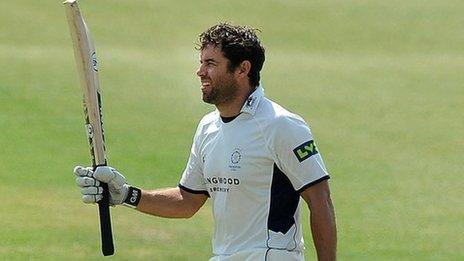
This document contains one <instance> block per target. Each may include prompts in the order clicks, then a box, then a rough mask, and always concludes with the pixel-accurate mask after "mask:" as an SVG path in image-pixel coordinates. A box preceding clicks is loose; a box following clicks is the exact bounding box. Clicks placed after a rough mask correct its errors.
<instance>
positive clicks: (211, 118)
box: [198, 110, 219, 127]
mask: <svg viewBox="0 0 464 261" xmlns="http://www.w3.org/2000/svg"><path fill="white" fill-rule="evenodd" d="M218 118H219V112H218V111H217V110H214V111H212V112H210V113H208V114H206V115H205V116H203V118H201V120H200V122H199V123H198V127H202V126H208V125H210V124H212V123H214V122H216V121H217V119H218Z"/></svg>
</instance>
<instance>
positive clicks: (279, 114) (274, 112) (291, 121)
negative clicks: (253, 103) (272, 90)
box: [256, 98, 309, 132]
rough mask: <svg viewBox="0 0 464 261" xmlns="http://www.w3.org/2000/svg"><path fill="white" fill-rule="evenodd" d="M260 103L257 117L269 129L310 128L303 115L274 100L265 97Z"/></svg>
mask: <svg viewBox="0 0 464 261" xmlns="http://www.w3.org/2000/svg"><path fill="white" fill-rule="evenodd" d="M260 105H261V106H260V107H259V108H258V111H257V117H256V118H257V119H258V120H259V121H260V122H261V123H262V125H263V126H265V127H266V129H268V130H274V131H276V130H277V131H279V132H285V131H286V130H289V129H293V128H299V127H304V128H309V127H308V124H307V123H306V122H305V120H304V119H303V118H302V117H301V116H299V115H298V114H295V113H293V112H291V111H289V110H287V109H285V108H284V107H282V106H281V105H279V104H278V103H276V102H274V101H272V100H269V99H267V98H265V99H263V100H262V104H260Z"/></svg>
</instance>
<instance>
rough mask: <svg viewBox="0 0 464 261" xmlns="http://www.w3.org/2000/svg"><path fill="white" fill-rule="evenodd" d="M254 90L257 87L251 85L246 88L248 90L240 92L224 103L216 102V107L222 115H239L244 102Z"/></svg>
mask: <svg viewBox="0 0 464 261" xmlns="http://www.w3.org/2000/svg"><path fill="white" fill-rule="evenodd" d="M254 90H255V89H254V88H252V87H251V86H250V87H249V88H247V89H246V91H244V92H242V93H240V94H239V95H237V96H236V97H235V98H234V99H232V100H230V101H228V102H226V103H223V104H216V108H217V109H218V111H219V114H220V115H221V117H234V116H237V115H238V114H239V113H240V111H241V110H242V107H243V104H245V101H246V100H247V99H248V97H249V96H250V95H251V93H253V91H254Z"/></svg>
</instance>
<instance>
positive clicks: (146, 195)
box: [74, 166, 208, 218]
mask: <svg viewBox="0 0 464 261" xmlns="http://www.w3.org/2000/svg"><path fill="white" fill-rule="evenodd" d="M74 173H75V174H76V176H77V178H76V183H77V185H78V186H79V187H81V192H82V201H84V203H96V202H98V201H99V200H101V199H102V192H103V188H102V187H101V185H100V182H104V183H108V189H109V192H110V204H111V205H120V204H123V205H125V206H129V207H132V208H134V207H135V208H136V209H137V210H139V211H141V212H143V213H147V214H151V215H155V216H159V217H167V218H189V217H192V216H193V215H194V214H195V213H196V212H197V211H198V210H199V209H200V208H201V207H202V206H203V204H204V203H205V201H206V200H207V199H208V196H207V195H206V194H202V193H192V192H188V191H186V190H184V189H182V188H179V187H176V188H167V189H160V190H153V191H148V190H140V189H139V188H136V187H133V186H130V185H129V184H127V182H126V179H125V177H124V176H123V175H122V174H121V173H119V172H118V171H117V170H116V169H114V168H112V167H109V166H103V167H97V169H96V170H95V172H94V171H92V168H84V167H80V166H78V167H76V168H75V169H74Z"/></svg>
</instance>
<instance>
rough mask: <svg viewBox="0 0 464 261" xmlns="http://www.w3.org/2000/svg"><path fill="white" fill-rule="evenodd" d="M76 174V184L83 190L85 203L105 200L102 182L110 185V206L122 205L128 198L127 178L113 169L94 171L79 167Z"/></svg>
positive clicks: (99, 168) (105, 167)
mask: <svg viewBox="0 0 464 261" xmlns="http://www.w3.org/2000/svg"><path fill="white" fill-rule="evenodd" d="M74 173H75V174H76V176H77V178H76V184H77V185H78V186H79V187H81V188H82V189H81V193H82V201H83V202H84V203H96V202H98V201H100V200H101V199H102V198H103V195H102V193H103V187H101V184H100V183H101V182H104V183H107V184H108V190H109V192H110V193H109V194H110V199H109V202H110V205H112V206H114V205H120V204H122V203H123V202H124V200H125V199H126V198H127V194H128V191H129V187H130V186H129V185H128V184H127V183H126V178H125V177H124V176H123V175H122V174H121V173H119V172H118V171H117V170H116V169H114V168H112V167H109V166H100V167H97V168H96V169H95V171H93V170H92V168H91V167H87V168H85V167H81V166H77V167H75V168H74Z"/></svg>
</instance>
